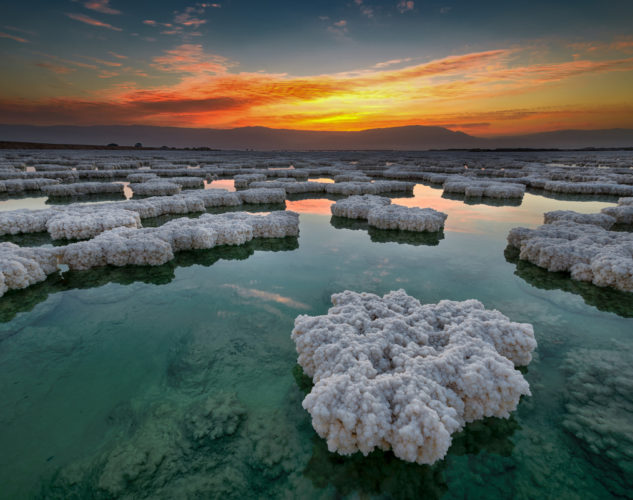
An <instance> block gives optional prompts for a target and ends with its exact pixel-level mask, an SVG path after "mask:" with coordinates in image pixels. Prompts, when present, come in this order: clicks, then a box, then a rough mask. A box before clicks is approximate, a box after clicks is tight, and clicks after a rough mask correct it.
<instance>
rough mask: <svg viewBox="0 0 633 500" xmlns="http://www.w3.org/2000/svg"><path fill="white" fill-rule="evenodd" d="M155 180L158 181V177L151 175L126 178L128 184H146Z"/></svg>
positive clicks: (143, 174) (136, 175) (132, 175)
mask: <svg viewBox="0 0 633 500" xmlns="http://www.w3.org/2000/svg"><path fill="white" fill-rule="evenodd" d="M155 179H158V176H157V175H156V174H152V173H142V174H130V175H128V176H127V180H128V181H129V182H136V183H138V182H147V181H151V180H155Z"/></svg>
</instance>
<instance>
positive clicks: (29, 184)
mask: <svg viewBox="0 0 633 500" xmlns="http://www.w3.org/2000/svg"><path fill="white" fill-rule="evenodd" d="M58 183H59V181H58V180H56V179H12V180H5V181H0V193H21V192H23V191H39V190H41V189H42V188H43V187H44V186H50V185H51V184H58Z"/></svg>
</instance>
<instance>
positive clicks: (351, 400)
mask: <svg viewBox="0 0 633 500" xmlns="http://www.w3.org/2000/svg"><path fill="white" fill-rule="evenodd" d="M332 304H333V305H334V307H332V308H330V309H329V311H328V314H327V315H326V316H316V317H310V316H304V315H302V316H298V317H297V319H296V320H295V328H294V330H293V331H292V339H293V341H294V342H295V344H296V347H297V353H298V354H299V358H298V363H299V364H300V365H301V367H302V368H303V370H304V372H305V373H306V374H307V375H308V376H310V377H311V378H312V379H313V381H314V384H315V385H314V387H313V388H312V390H311V391H310V393H309V394H308V395H307V396H306V398H305V399H304V401H303V407H304V408H305V409H306V410H308V412H310V415H311V416H312V425H313V426H314V429H315V430H316V431H317V433H318V434H319V435H320V436H321V437H323V438H325V439H327V443H328V449H329V450H330V451H333V452H334V451H336V452H338V453H341V454H344V455H349V454H352V453H354V452H356V451H361V452H362V453H363V454H365V455H367V454H368V453H369V452H371V451H373V450H374V449H375V448H380V449H383V450H389V449H391V450H393V452H394V454H395V455H396V456H397V457H399V458H402V459H403V460H407V461H410V462H417V463H420V464H432V463H434V462H436V461H437V460H439V459H441V458H443V457H444V456H445V454H446V452H447V451H448V448H449V447H450V444H451V435H452V434H453V433H455V432H457V431H459V430H460V429H461V428H463V426H464V425H465V424H466V423H467V422H472V421H474V420H478V419H481V418H484V417H490V416H495V417H504V418H507V417H509V415H510V412H511V411H514V410H515V409H516V406H517V404H518V402H519V398H520V397H521V396H522V395H529V394H530V390H529V385H528V383H527V381H526V380H525V379H524V378H523V376H522V375H521V373H520V372H519V371H517V370H515V366H524V365H527V364H528V363H529V362H530V361H531V359H532V355H531V353H532V351H533V350H534V349H535V348H536V341H535V340H534V332H533V330H532V326H531V325H529V324H519V323H512V322H510V321H509V320H508V318H507V317H505V316H504V315H503V314H501V313H499V312H498V311H487V310H485V309H484V307H483V305H482V304H481V303H480V302H478V301H476V300H469V301H465V302H451V301H442V302H440V303H439V304H437V305H435V304H433V305H424V306H423V305H421V304H420V302H419V301H418V300H417V299H415V298H413V297H410V296H409V295H407V294H406V293H405V291H404V290H399V291H396V292H390V293H389V294H387V295H385V296H384V297H382V298H380V297H378V296H377V295H374V294H368V293H361V294H358V293H354V292H350V291H345V292H342V293H339V294H334V295H332Z"/></svg>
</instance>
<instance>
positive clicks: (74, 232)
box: [46, 208, 141, 240]
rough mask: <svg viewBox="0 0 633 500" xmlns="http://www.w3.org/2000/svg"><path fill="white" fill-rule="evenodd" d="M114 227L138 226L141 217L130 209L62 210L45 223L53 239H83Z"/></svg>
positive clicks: (139, 225)
mask: <svg viewBox="0 0 633 500" xmlns="http://www.w3.org/2000/svg"><path fill="white" fill-rule="evenodd" d="M116 227H131V228H139V227H141V218H140V217H139V215H138V213H137V212H133V211H131V210H121V209H116V208H98V209H97V210H90V209H84V210H78V211H76V212H71V211H63V212H60V213H59V214H57V215H55V216H53V217H51V218H50V219H49V220H48V222H47V223H46V230H47V231H48V233H49V234H50V235H51V237H52V238H53V239H55V240H57V239H68V240H85V239H88V238H93V237H95V236H97V235H98V234H100V233H103V232H104V231H108V230H110V229H114V228H116Z"/></svg>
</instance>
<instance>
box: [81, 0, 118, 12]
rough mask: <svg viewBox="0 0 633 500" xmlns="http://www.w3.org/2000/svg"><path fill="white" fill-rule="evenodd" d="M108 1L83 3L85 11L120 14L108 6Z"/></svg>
mask: <svg viewBox="0 0 633 500" xmlns="http://www.w3.org/2000/svg"><path fill="white" fill-rule="evenodd" d="M109 4H110V0H89V1H87V2H85V3H84V7H85V8H86V9H90V10H94V11H96V12H101V13H102V14H120V13H121V11H120V10H116V9H113V8H112V7H110V6H109Z"/></svg>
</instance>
